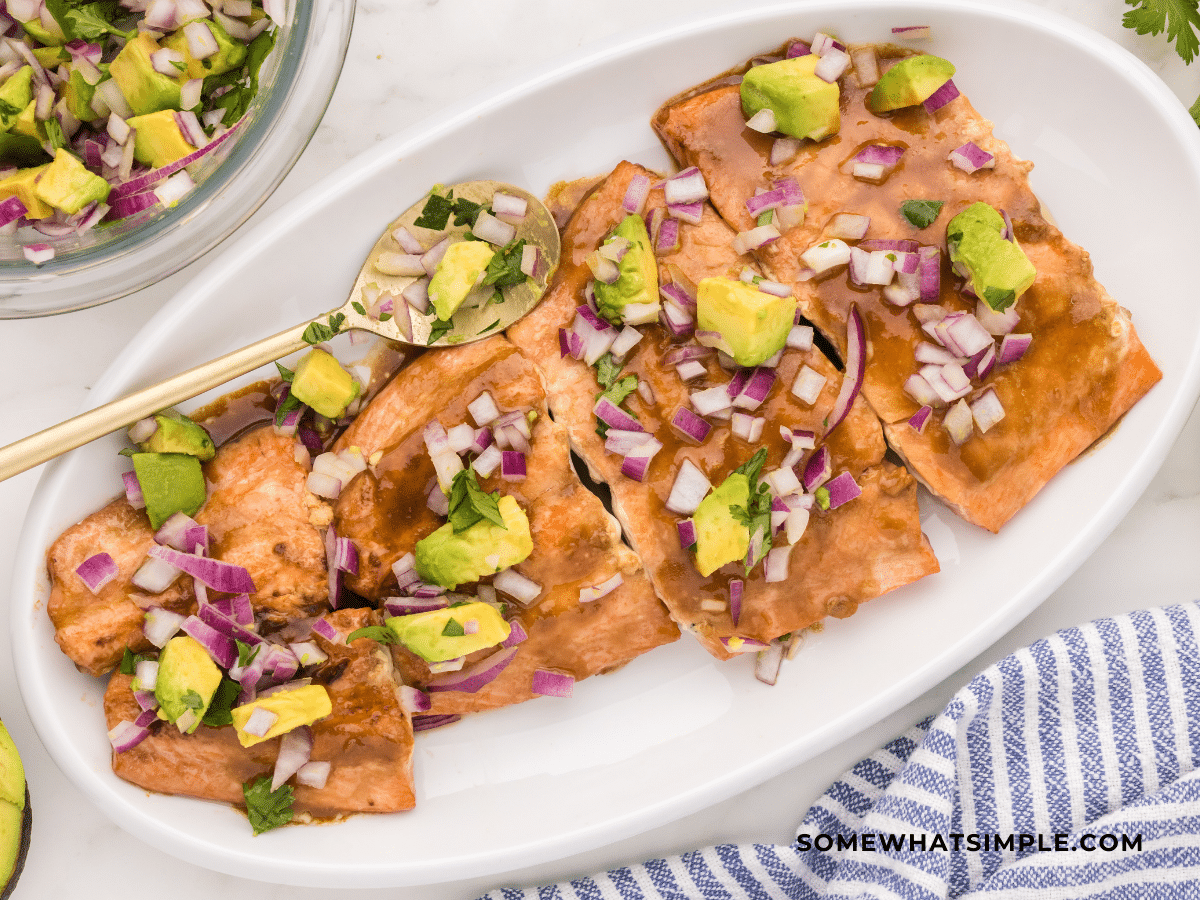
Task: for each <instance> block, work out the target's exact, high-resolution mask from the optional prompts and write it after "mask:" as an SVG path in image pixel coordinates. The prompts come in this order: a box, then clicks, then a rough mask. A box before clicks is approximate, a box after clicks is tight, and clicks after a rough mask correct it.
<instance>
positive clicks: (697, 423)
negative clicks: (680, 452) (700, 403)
mask: <svg viewBox="0 0 1200 900" xmlns="http://www.w3.org/2000/svg"><path fill="white" fill-rule="evenodd" d="M671 427H672V428H674V429H675V430H676V431H678V432H679V433H680V434H682V435H683V436H684V437H686V438H689V439H690V440H693V441H695V442H696V443H698V444H702V443H704V441H705V439H706V438H707V437H708V434H709V432H710V431H712V426H711V425H710V424H708V422H706V421H705V420H704V419H702V418H700V416H698V415H696V414H695V413H694V412H692V411H691V410H690V409H688V408H687V407H686V406H681V407H680V408H679V409H678V410H676V411H675V415H674V417H673V418H672V419H671Z"/></svg>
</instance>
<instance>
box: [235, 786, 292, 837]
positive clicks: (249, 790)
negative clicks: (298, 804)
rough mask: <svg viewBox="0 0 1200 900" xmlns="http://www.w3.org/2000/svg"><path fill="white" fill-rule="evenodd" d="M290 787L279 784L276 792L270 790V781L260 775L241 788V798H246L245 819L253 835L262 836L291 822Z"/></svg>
mask: <svg viewBox="0 0 1200 900" xmlns="http://www.w3.org/2000/svg"><path fill="white" fill-rule="evenodd" d="M293 793H294V792H293V790H292V787H291V785H287V784H281V785H280V786H279V789H278V790H274V791H273V790H271V779H270V777H269V776H267V775H261V776H259V777H258V778H256V779H254V780H253V781H250V782H247V783H246V784H244V785H243V786H242V796H243V797H245V798H246V817H247V818H248V819H249V820H250V827H251V828H253V829H254V833H255V834H262V833H263V832H264V831H270V830H271V829H272V828H278V827H279V826H280V825H286V824H287V823H288V822H290V821H292V795H293Z"/></svg>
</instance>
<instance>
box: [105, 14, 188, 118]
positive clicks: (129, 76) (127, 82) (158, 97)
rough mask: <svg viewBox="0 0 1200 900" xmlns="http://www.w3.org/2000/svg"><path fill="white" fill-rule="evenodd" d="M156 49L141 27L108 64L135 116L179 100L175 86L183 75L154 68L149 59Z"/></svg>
mask: <svg viewBox="0 0 1200 900" xmlns="http://www.w3.org/2000/svg"><path fill="white" fill-rule="evenodd" d="M159 49H161V48H160V47H159V46H158V42H157V41H156V40H154V36H153V35H152V34H151V33H150V32H148V31H143V32H141V33H140V34H139V35H138V36H137V37H136V38H134V39H133V40H132V41H129V42H127V43H126V44H125V46H124V47H122V48H121V52H120V53H118V54H117V55H116V58H115V59H113V61H112V63H111V64H110V65H109V68H108V71H109V74H110V75H112V78H113V81H115V82H116V83H117V87H119V88H120V89H121V93H122V94H123V95H124V96H125V101H126V102H127V103H128V104H129V108H130V109H131V110H133V114H134V115H135V116H144V115H145V114H146V113H152V112H158V111H159V110H160V109H179V107H180V104H181V103H182V100H181V99H180V94H179V89H180V84H181V82H182V81H183V79H182V78H172V77H170V76H169V75H163V74H162V73H161V72H156V71H155V70H154V65H153V64H152V63H151V62H150V55H151V54H152V53H155V52H156V51H158V50H159ZM182 74H183V73H180V75H181V76H182Z"/></svg>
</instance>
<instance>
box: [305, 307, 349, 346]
mask: <svg viewBox="0 0 1200 900" xmlns="http://www.w3.org/2000/svg"><path fill="white" fill-rule="evenodd" d="M327 321H328V324H325V323H322V322H309V323H308V327H307V328H305V329H304V334H303V339H304V343H306V344H320V343H324V342H325V341H328V340H330V339H331V338H332V337H333V336H334V335H336V334H338V333H339V332H340V331H341V330H342V325H344V324H345V322H346V314H345V313H332V314H331V315H330V316H329V319H328V320H327Z"/></svg>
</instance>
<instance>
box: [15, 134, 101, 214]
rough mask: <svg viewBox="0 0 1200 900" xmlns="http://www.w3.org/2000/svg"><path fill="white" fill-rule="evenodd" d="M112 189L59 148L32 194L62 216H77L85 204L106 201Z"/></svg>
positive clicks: (67, 152)
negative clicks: (60, 211)
mask: <svg viewBox="0 0 1200 900" xmlns="http://www.w3.org/2000/svg"><path fill="white" fill-rule="evenodd" d="M110 190H112V185H111V184H109V183H108V182H107V181H105V180H104V179H103V178H101V177H100V176H99V175H95V174H93V173H92V172H89V171H88V170H87V167H86V166H84V164H83V163H82V162H80V161H79V160H78V159H76V158H75V156H74V155H73V154H72V153H70V152H69V151H67V150H64V149H63V148H62V147H59V148H58V151H57V152H56V153H55V154H54V162H52V163H50V165H48V166H46V170H45V171H44V172H43V173H42V177H41V178H39V179H38V180H37V183H36V184H35V185H34V193H36V194H37V196H38V198H39V199H41V200H44V201H45V202H46V203H48V204H49V205H51V206H57V207H58V208H59V209H61V210H62V211H63V212H65V213H77V212H79V211H80V210H81V209H83V208H84V207H85V206H87V205H88V204H89V203H95V202H98V201H101V200H104V199H105V198H106V197H108V192H109V191H110Z"/></svg>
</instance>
